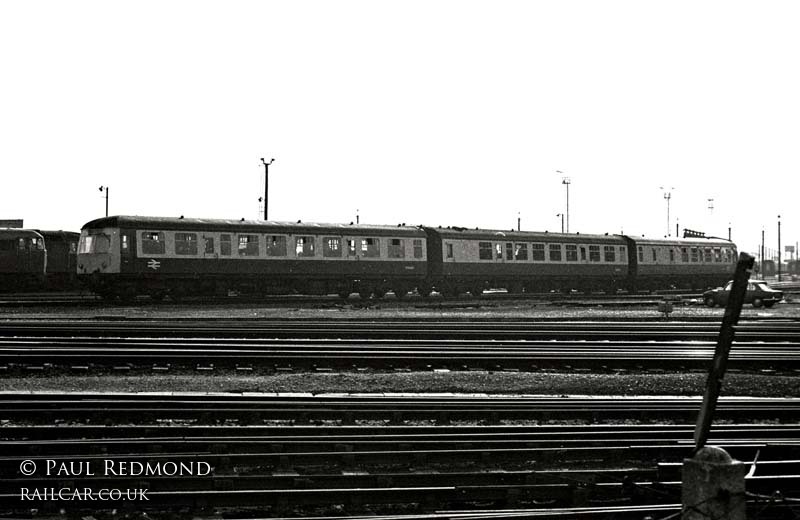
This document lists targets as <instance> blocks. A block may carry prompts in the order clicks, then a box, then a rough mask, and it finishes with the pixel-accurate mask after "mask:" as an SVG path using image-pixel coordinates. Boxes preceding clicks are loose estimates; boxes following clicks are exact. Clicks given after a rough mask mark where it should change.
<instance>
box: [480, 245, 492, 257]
mask: <svg viewBox="0 0 800 520" xmlns="http://www.w3.org/2000/svg"><path fill="white" fill-rule="evenodd" d="M478 258H480V259H481V260H491V259H492V243H491V242H478Z"/></svg>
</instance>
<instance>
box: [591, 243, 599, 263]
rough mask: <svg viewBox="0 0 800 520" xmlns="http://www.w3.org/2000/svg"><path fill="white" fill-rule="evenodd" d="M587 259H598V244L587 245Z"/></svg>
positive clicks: (594, 260)
mask: <svg viewBox="0 0 800 520" xmlns="http://www.w3.org/2000/svg"><path fill="white" fill-rule="evenodd" d="M589 261H590V262H599V261H600V246H589Z"/></svg>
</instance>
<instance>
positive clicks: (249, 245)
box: [238, 235, 258, 256]
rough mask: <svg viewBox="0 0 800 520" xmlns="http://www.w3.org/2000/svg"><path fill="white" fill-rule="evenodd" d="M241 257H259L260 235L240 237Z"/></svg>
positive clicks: (239, 248) (239, 249)
mask: <svg viewBox="0 0 800 520" xmlns="http://www.w3.org/2000/svg"><path fill="white" fill-rule="evenodd" d="M238 251H239V256H258V235H239V247H238Z"/></svg>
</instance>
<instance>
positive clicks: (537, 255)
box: [531, 244, 544, 262]
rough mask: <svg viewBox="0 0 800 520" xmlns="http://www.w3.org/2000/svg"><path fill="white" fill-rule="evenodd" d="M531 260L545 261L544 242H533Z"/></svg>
mask: <svg viewBox="0 0 800 520" xmlns="http://www.w3.org/2000/svg"><path fill="white" fill-rule="evenodd" d="M531 260H533V261H534V262H544V244H531Z"/></svg>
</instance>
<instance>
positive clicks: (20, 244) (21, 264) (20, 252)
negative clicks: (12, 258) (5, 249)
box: [15, 238, 33, 273]
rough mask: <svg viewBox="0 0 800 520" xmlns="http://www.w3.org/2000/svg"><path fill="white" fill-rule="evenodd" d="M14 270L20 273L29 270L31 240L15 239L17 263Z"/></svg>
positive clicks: (30, 267) (30, 268)
mask: <svg viewBox="0 0 800 520" xmlns="http://www.w3.org/2000/svg"><path fill="white" fill-rule="evenodd" d="M15 268H16V269H15V270H16V271H17V272H20V273H29V272H31V271H32V270H33V269H32V266H31V241H30V240H28V239H25V238H20V239H19V240H18V241H17V265H16V266H15Z"/></svg>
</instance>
